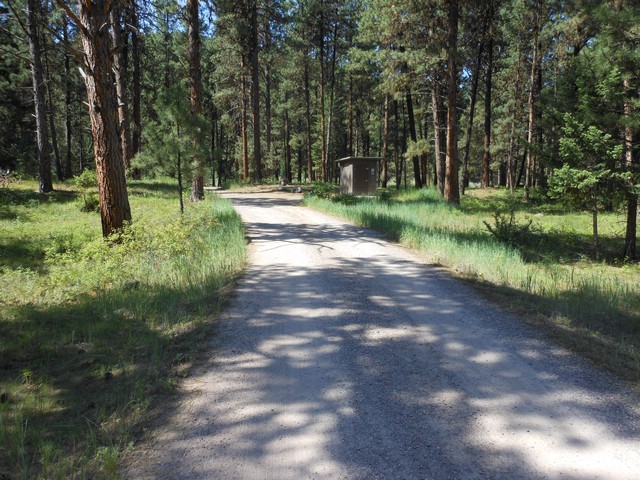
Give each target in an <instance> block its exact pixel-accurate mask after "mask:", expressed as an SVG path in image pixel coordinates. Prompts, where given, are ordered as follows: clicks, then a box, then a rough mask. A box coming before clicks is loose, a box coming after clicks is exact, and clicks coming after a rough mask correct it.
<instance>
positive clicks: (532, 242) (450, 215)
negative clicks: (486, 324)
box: [305, 189, 640, 386]
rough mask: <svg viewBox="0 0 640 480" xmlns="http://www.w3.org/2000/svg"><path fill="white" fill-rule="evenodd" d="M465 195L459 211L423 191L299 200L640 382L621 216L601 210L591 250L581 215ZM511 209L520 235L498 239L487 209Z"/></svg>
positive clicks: (637, 322)
mask: <svg viewBox="0 0 640 480" xmlns="http://www.w3.org/2000/svg"><path fill="white" fill-rule="evenodd" d="M468 193H469V195H467V196H465V197H463V199H462V202H461V205H460V207H459V208H457V207H451V206H448V205H446V204H445V203H443V202H442V201H441V199H440V198H439V197H438V196H437V194H436V193H435V191H433V190H428V189H427V190H421V191H419V192H418V191H410V192H400V193H397V194H392V195H389V194H388V193H385V194H384V195H383V196H382V198H377V199H359V200H358V201H356V202H353V201H352V200H351V201H349V202H347V201H344V199H342V197H341V196H336V197H335V198H334V199H323V198H318V197H317V196H313V195H312V196H308V197H307V198H306V199H305V203H306V204H307V205H309V206H311V207H314V208H317V209H320V210H323V211H325V212H328V213H331V214H334V215H337V216H341V217H343V218H346V219H348V220H350V221H353V222H354V223H356V224H358V225H361V226H364V227H369V228H373V229H376V230H380V231H383V232H386V233H387V235H388V236H389V237H390V238H391V239H393V240H397V241H399V242H401V243H403V244H405V245H407V246H410V247H412V248H415V249H417V250H419V251H420V252H421V253H422V254H423V255H424V256H425V257H426V259H427V260H428V261H430V262H433V263H434V264H439V265H443V266H446V267H447V268H449V269H451V270H453V271H454V272H456V273H457V274H459V275H460V276H462V277H464V278H466V279H470V280H473V281H474V282H475V284H476V285H477V286H478V287H480V288H482V289H483V290H484V291H485V292H486V293H487V294H488V295H490V296H491V297H492V298H494V299H496V300H497V301H499V302H500V303H502V304H503V305H505V306H507V307H510V308H512V309H513V310H515V311H517V312H518V313H519V314H521V315H523V316H525V317H526V318H527V319H529V320H530V321H531V322H532V323H535V324H536V325H538V326H541V327H542V328H544V329H545V330H546V331H547V332H548V333H549V334H551V335H552V336H554V337H556V338H557V339H558V340H559V341H561V342H563V343H564V344H566V345H568V346H570V347H572V348H574V349H576V350H578V351H580V352H582V353H583V354H585V355H586V356H588V357H590V358H592V359H593V360H594V361H596V362H598V363H599V364H601V365H603V366H605V367H606V368H609V369H611V370H613V371H615V372H617V373H618V374H620V375H621V376H622V377H623V378H625V379H627V380H629V381H631V382H633V383H634V384H635V386H640V266H639V265H638V264H627V263H624V262H621V261H620V260H618V259H619V257H620V252H621V251H622V247H623V239H624V215H623V214H622V213H621V212H618V213H609V214H603V215H601V218H600V237H601V238H600V248H599V249H598V250H597V251H596V250H595V249H594V247H593V245H592V238H591V215H590V214H589V213H580V212H569V213H566V212H563V211H562V210H561V209H559V208H558V207H557V206H554V205H545V204H543V203H540V204H535V203H527V202H525V201H524V200H522V199H521V197H520V196H519V195H516V196H511V195H509V194H508V192H505V191H498V190H491V191H481V190H475V191H473V190H472V191H469V192H468ZM511 211H513V212H514V224H513V229H512V230H513V231H514V232H515V233H524V234H523V235H514V238H513V239H512V241H511V242H506V241H499V240H498V239H497V238H496V237H495V236H493V235H492V234H491V233H490V232H489V230H488V229H487V227H486V226H485V222H487V223H488V224H489V225H492V226H494V225H495V219H494V215H495V214H496V213H498V214H501V215H507V216H508V214H509V212H511ZM503 218H504V217H503ZM529 222H531V225H530V226H529V227H528V228H525V227H527V226H528V225H529Z"/></svg>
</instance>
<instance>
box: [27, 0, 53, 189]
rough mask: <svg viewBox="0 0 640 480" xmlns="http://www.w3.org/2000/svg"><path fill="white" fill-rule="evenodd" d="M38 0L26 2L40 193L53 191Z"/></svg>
mask: <svg viewBox="0 0 640 480" xmlns="http://www.w3.org/2000/svg"><path fill="white" fill-rule="evenodd" d="M38 7H39V0H27V5H26V10H27V33H28V36H29V55H30V59H31V80H32V83H33V102H34V104H35V114H36V140H37V144H38V165H39V173H40V186H39V191H40V193H48V192H51V191H52V190H53V182H52V180H51V160H50V158H49V131H48V129H47V112H46V106H45V99H44V93H45V92H44V81H43V72H42V57H41V53H42V52H41V48H40V35H39V32H38V12H39V8H38Z"/></svg>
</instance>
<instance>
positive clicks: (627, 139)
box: [623, 78, 638, 261]
mask: <svg viewBox="0 0 640 480" xmlns="http://www.w3.org/2000/svg"><path fill="white" fill-rule="evenodd" d="M624 91H625V100H624V115H625V117H627V118H628V117H631V115H632V113H633V106H632V96H633V89H632V88H631V81H630V80H629V79H628V78H625V79H624ZM636 92H637V90H636ZM624 143H625V166H626V168H627V169H629V170H632V171H633V169H634V167H635V166H636V165H637V163H638V158H637V153H636V151H635V149H634V135H633V129H632V127H631V126H630V125H629V124H627V125H626V127H625V129H624ZM630 187H631V188H630V191H629V192H628V193H627V223H626V233H625V242H624V252H623V256H624V258H625V259H626V260H631V261H633V260H635V259H636V239H637V238H636V237H637V228H638V193H637V192H635V191H633V185H630Z"/></svg>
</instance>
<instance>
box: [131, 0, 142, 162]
mask: <svg viewBox="0 0 640 480" xmlns="http://www.w3.org/2000/svg"><path fill="white" fill-rule="evenodd" d="M130 8H131V24H132V29H131V50H132V63H133V65H132V66H133V74H132V80H133V99H132V100H133V101H132V107H133V118H132V120H133V125H132V126H131V150H132V152H131V153H132V155H136V154H137V153H138V152H140V145H141V142H140V138H141V135H142V123H141V113H140V92H141V83H142V70H141V68H140V50H141V45H140V35H139V31H138V30H139V28H140V27H139V25H138V12H137V8H138V7H137V5H136V2H135V1H133V0H132V1H131V3H130Z"/></svg>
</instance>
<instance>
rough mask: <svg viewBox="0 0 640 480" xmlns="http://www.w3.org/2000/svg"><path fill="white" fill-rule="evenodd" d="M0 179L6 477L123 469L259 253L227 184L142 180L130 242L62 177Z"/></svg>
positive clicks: (0, 390) (0, 376)
mask: <svg viewBox="0 0 640 480" xmlns="http://www.w3.org/2000/svg"><path fill="white" fill-rule="evenodd" d="M56 188H57V189H59V190H58V191H57V192H55V193H53V194H50V195H47V196H40V195H38V194H36V193H33V192H34V190H35V189H36V185H35V183H31V182H18V183H13V184H11V185H9V186H8V187H5V188H2V190H0V230H1V231H2V237H1V238H0V252H1V254H0V477H2V475H3V474H4V475H6V476H7V477H2V478H12V479H14V480H17V479H35V478H47V479H69V478H97V479H107V478H117V474H116V470H117V462H118V458H119V455H120V453H121V452H122V451H123V450H125V449H126V448H127V447H128V445H129V443H130V441H131V439H132V438H133V436H134V435H135V433H136V431H137V430H138V429H139V428H140V425H141V422H142V420H144V418H145V415H146V414H147V412H148V411H149V409H150V407H151V406H152V405H153V402H154V396H156V395H158V394H162V393H163V392H166V391H170V390H171V389H172V388H173V386H174V384H175V383H176V380H177V379H178V378H179V377H180V376H181V375H183V374H184V372H185V371H186V370H187V369H188V368H189V365H190V362H191V361H192V359H193V358H194V357H195V356H196V355H197V354H198V350H199V348H201V346H202V345H203V344H206V339H207V338H209V336H210V335H211V334H212V333H213V331H214V329H215V322H213V321H212V320H213V318H214V317H213V316H214V314H215V313H217V312H218V311H219V309H220V308H221V305H222V302H224V299H225V289H226V288H227V287H228V286H229V285H230V284H231V282H232V281H233V280H234V278H235V276H236V275H237V274H238V273H239V272H240V270H241V268H242V267H243V265H244V260H245V256H244V255H245V242H244V237H243V229H242V224H241V221H240V219H239V217H238V216H237V214H236V213H235V211H234V210H233V208H232V206H231V204H230V203H229V202H227V201H224V200H221V199H219V198H217V197H214V198H213V199H212V198H207V200H206V201H204V202H201V203H200V204H198V205H188V206H187V207H188V209H187V211H186V214H185V215H184V217H182V218H180V215H179V210H178V203H177V192H176V189H175V188H174V187H173V186H172V185H170V184H168V183H163V182H131V183H130V186H129V191H130V201H131V206H132V211H133V214H134V219H135V222H134V224H133V225H132V227H131V229H130V230H129V231H128V232H127V234H126V235H125V236H124V238H123V241H122V242H121V243H119V244H116V245H108V244H107V243H106V242H104V241H103V240H102V239H101V238H100V234H101V231H100V219H99V216H98V215H97V214H96V213H83V212H81V211H80V203H81V200H80V199H79V195H78V194H77V193H76V192H75V191H73V189H72V188H70V187H68V186H65V185H56Z"/></svg>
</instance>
